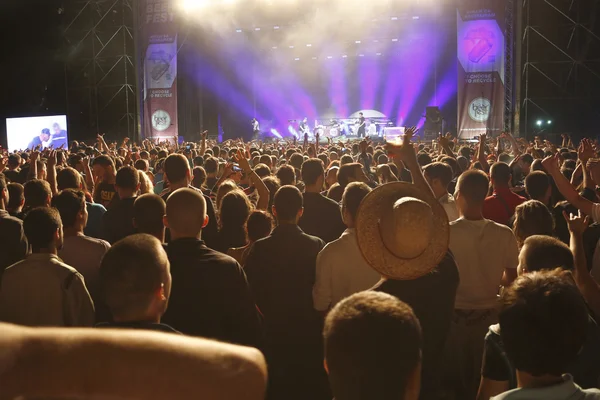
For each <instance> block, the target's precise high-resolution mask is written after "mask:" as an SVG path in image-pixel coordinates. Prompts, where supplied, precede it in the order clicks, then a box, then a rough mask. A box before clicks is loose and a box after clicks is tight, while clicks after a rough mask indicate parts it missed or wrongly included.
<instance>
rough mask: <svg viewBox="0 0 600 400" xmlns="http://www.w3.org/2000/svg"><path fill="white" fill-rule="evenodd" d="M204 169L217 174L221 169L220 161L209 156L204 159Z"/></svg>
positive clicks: (208, 172)
mask: <svg viewBox="0 0 600 400" xmlns="http://www.w3.org/2000/svg"><path fill="white" fill-rule="evenodd" d="M204 169H205V170H206V173H207V174H216V173H217V170H218V169H219V161H218V160H217V159H216V158H214V157H209V158H207V159H206V160H205V161H204Z"/></svg>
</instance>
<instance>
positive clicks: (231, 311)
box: [0, 128, 600, 400]
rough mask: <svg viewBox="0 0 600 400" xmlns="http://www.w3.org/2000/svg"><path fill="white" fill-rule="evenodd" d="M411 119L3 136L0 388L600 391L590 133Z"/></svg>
mask: <svg viewBox="0 0 600 400" xmlns="http://www.w3.org/2000/svg"><path fill="white" fill-rule="evenodd" d="M415 134H416V130H415V129H414V128H411V129H408V130H407V131H406V134H405V135H404V137H403V141H402V143H380V144H376V143H371V142H370V141H369V140H368V139H359V140H346V139H343V140H340V141H338V142H331V141H330V142H329V143H328V144H326V145H323V144H320V143H319V142H318V140H317V142H316V143H309V142H308V141H307V140H305V141H304V142H303V143H302V142H297V141H296V140H294V141H283V140H275V141H273V142H269V143H266V142H262V141H258V140H255V141H252V142H250V143H244V142H243V141H242V140H228V141H226V142H223V143H216V142H214V141H212V140H209V139H208V138H207V134H206V132H205V133H203V134H202V136H201V141H200V142H198V143H185V144H183V145H178V144H177V141H176V140H175V141H164V142H160V141H152V140H144V141H143V142H142V143H140V144H134V143H131V142H130V141H129V140H128V139H125V140H124V141H123V142H122V143H117V142H111V143H107V141H106V140H105V138H104V137H103V136H100V135H99V136H98V137H97V141H96V142H95V143H94V144H93V145H90V144H86V143H83V142H80V143H78V142H73V143H72V144H71V146H70V147H69V149H62V148H61V149H45V150H42V149H39V148H33V149H28V150H26V151H19V152H12V153H4V154H3V155H2V157H1V159H0V321H2V322H0V330H1V331H2V334H1V335H0V399H3V398H8V399H12V398H16V397H24V398H34V397H35V398H49V397H52V398H56V397H62V398H64V397H68V398H104V397H106V398H123V399H129V398H131V399H154V398H156V399H158V398H161V399H164V398H206V399H261V398H267V399H274V400H279V399H282V400H283V399H285V400H290V399H291V400H293V399H303V400H304V399H314V400H320V399H323V400H325V399H329V400H330V399H332V398H335V399H336V400H367V399H369V400H372V399H381V400H386V399H389V400H392V399H393V400H417V399H421V400H438V399H439V400H446V399H447V400H488V399H494V400H527V399H532V400H533V399H544V400H554V399H556V400H567V399H568V400H579V399H600V390H598V389H596V388H598V387H600V386H599V385H600V329H599V328H598V325H597V323H596V319H597V317H598V316H600V285H599V284H598V282H600V250H598V249H599V246H600V242H599V239H600V224H598V223H597V222H600V197H599V196H600V191H599V190H598V187H600V145H599V144H598V143H597V142H594V141H591V140H587V139H583V140H582V141H581V142H580V143H578V145H577V146H574V144H573V142H572V141H571V139H570V138H569V137H568V136H563V142H562V143H561V144H558V143H556V144H555V143H551V142H549V141H544V140H541V139H540V138H538V137H536V138H535V140H534V141H532V142H528V141H526V140H524V139H522V138H515V137H513V136H512V135H511V134H510V133H503V134H502V135H500V136H498V137H494V138H491V137H486V135H481V136H480V137H479V142H478V143H476V144H469V143H460V142H459V141H458V140H457V139H453V138H452V137H451V136H450V135H449V134H447V135H445V136H440V137H439V139H438V140H437V141H434V142H427V143H421V142H420V141H419V140H418V139H417V137H416V135H415ZM594 221H596V222H594ZM92 327H95V329H82V328H92ZM66 328H68V329H66ZM132 330H136V331H135V332H132ZM152 331H154V332H152Z"/></svg>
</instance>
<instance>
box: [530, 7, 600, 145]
mask: <svg viewBox="0 0 600 400" xmlns="http://www.w3.org/2000/svg"><path fill="white" fill-rule="evenodd" d="M599 3H600V2H599V1H598V0H579V1H575V0H571V1H549V0H523V13H524V25H525V27H524V32H523V36H522V46H523V57H524V62H523V67H522V77H523V79H524V82H523V99H522V102H521V107H522V119H521V123H522V127H523V128H522V129H521V131H522V132H530V133H531V132H536V133H537V132H540V131H543V130H548V131H550V128H551V127H550V126H549V124H547V121H552V130H553V131H554V133H557V132H561V131H562V132H579V133H592V132H593V129H594V128H596V126H597V124H598V122H597V121H598V118H600V108H599V105H600V92H599V90H600V35H599V34H598V27H597V22H598V21H597V17H598V12H599V11H600V4H599ZM568 115H578V116H579V117H578V118H576V119H573V120H568V119H567V117H566V116H568ZM538 120H540V121H542V124H541V125H540V126H538V125H537V123H536V122H537V121H538ZM593 134H594V135H595V134H597V132H593Z"/></svg>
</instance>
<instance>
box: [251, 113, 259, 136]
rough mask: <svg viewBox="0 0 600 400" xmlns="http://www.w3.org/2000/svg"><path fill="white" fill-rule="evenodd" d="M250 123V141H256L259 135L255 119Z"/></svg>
mask: <svg viewBox="0 0 600 400" xmlns="http://www.w3.org/2000/svg"><path fill="white" fill-rule="evenodd" d="M250 122H251V123H252V140H257V139H258V135H259V133H260V125H259V123H258V121H257V120H256V118H252V121H250Z"/></svg>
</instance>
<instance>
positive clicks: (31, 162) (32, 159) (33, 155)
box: [27, 150, 40, 181]
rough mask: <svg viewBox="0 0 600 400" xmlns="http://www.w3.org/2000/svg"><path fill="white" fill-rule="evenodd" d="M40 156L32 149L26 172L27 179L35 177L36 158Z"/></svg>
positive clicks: (36, 169) (36, 168) (36, 170)
mask: <svg viewBox="0 0 600 400" xmlns="http://www.w3.org/2000/svg"><path fill="white" fill-rule="evenodd" d="M38 158H40V152H39V151H37V150H34V151H32V152H31V154H30V155H29V173H28V174H27V180H28V181H29V180H32V179H37V173H38V167H37V160H38Z"/></svg>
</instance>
